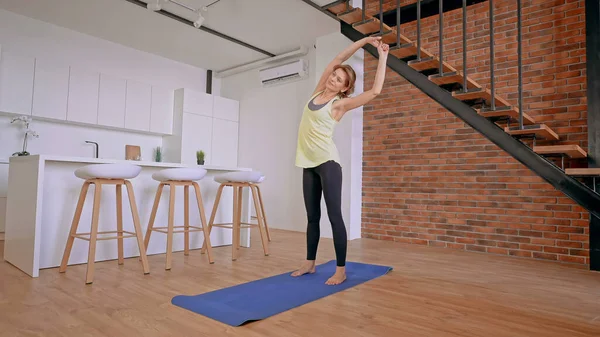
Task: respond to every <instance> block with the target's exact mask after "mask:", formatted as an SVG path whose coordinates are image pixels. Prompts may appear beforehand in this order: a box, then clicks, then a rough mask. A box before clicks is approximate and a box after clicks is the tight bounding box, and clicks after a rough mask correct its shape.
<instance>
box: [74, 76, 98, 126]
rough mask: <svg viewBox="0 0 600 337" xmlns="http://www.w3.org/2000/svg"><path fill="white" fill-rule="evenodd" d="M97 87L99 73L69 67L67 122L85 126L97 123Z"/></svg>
mask: <svg viewBox="0 0 600 337" xmlns="http://www.w3.org/2000/svg"><path fill="white" fill-rule="evenodd" d="M99 85H100V74H99V73H97V72H94V71H89V70H86V69H84V68H80V67H71V73H70V76H69V96H68V102H67V120H69V121H73V122H80V123H87V124H96V123H97V122H98V89H99Z"/></svg>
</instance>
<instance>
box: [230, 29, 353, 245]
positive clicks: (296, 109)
mask: <svg viewBox="0 0 600 337" xmlns="http://www.w3.org/2000/svg"><path fill="white" fill-rule="evenodd" d="M349 44H351V41H350V40H348V39H347V38H345V37H344V36H343V35H341V34H340V33H334V34H331V35H327V36H323V37H321V38H319V39H318V40H317V41H316V46H317V48H316V50H315V49H314V48H312V46H311V48H310V52H309V54H308V55H307V56H306V57H305V58H306V59H307V60H308V62H309V71H310V77H309V78H308V79H305V80H301V81H296V82H292V83H288V84H284V85H280V86H275V87H271V88H263V87H262V86H261V84H260V80H259V77H258V70H256V69H255V70H250V71H247V72H244V73H241V74H237V75H234V76H231V77H227V78H225V79H223V81H222V86H221V94H222V95H223V96H224V97H228V98H232V99H237V100H239V101H240V131H239V132H240V134H239V158H238V164H239V166H242V167H252V168H253V169H255V170H260V171H262V172H264V173H265V175H266V179H265V181H264V183H263V184H262V186H263V187H262V191H263V199H264V203H265V208H266V209H265V212H266V213H267V220H268V223H269V226H270V227H272V228H280V229H286V230H293V231H305V230H306V210H305V207H304V201H303V194H302V169H300V168H297V167H295V156H296V141H297V135H298V125H299V123H300V119H301V116H302V109H303V107H304V105H305V104H306V102H307V101H308V99H309V98H310V95H311V94H312V92H313V90H314V88H315V85H316V83H317V81H318V78H317V76H316V74H318V76H320V75H321V73H322V71H323V70H324V68H325V67H326V65H327V64H328V63H329V62H330V61H331V60H332V59H333V58H334V57H335V56H336V55H337V54H338V53H339V52H340V51H341V50H342V49H343V48H345V47H347V46H348V45H349ZM347 63H348V64H350V65H352V67H353V68H354V69H355V71H356V73H357V82H356V91H355V94H358V93H360V92H362V86H363V52H362V50H360V51H358V52H357V53H356V54H355V56H354V57H353V58H351V59H350V60H349V61H348V62H347ZM335 142H336V144H337V146H338V149H339V152H340V156H341V158H342V167H343V187H342V193H343V196H342V198H343V200H342V208H343V215H344V220H345V222H346V226H347V229H348V231H349V233H348V234H349V235H348V238H349V239H355V238H359V237H360V210H361V185H362V180H361V177H362V108H361V109H356V110H355V111H352V112H348V114H347V115H346V116H345V117H344V119H342V121H341V122H340V123H339V124H338V126H337V127H336V134H335ZM322 209H323V212H322V221H321V236H322V237H329V238H330V237H331V225H330V223H329V220H328V218H327V212H326V208H325V201H324V200H323V202H322Z"/></svg>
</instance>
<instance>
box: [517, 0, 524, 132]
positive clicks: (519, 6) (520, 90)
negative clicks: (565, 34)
mask: <svg viewBox="0 0 600 337" xmlns="http://www.w3.org/2000/svg"><path fill="white" fill-rule="evenodd" d="M521 24H522V22H521V0H517V36H518V42H517V48H518V51H517V58H518V67H519V128H520V129H521V130H523V71H522V60H521V58H522V57H521V56H522V55H521V54H522V53H523V46H522V41H521V40H522V37H521Z"/></svg>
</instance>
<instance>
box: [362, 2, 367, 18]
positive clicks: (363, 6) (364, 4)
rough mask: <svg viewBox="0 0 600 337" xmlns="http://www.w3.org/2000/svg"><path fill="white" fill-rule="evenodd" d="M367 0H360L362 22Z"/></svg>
mask: <svg viewBox="0 0 600 337" xmlns="http://www.w3.org/2000/svg"><path fill="white" fill-rule="evenodd" d="M366 2H367V0H362V22H365V13H366V12H367V6H366Z"/></svg>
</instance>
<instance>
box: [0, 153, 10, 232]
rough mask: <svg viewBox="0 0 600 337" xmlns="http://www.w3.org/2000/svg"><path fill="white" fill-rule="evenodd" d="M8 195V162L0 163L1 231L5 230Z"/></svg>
mask: <svg viewBox="0 0 600 337" xmlns="http://www.w3.org/2000/svg"><path fill="white" fill-rule="evenodd" d="M7 195H8V164H0V232H4V218H5V216H6V197H7Z"/></svg>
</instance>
